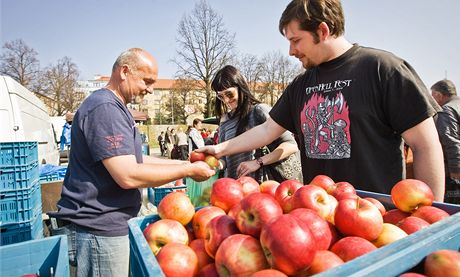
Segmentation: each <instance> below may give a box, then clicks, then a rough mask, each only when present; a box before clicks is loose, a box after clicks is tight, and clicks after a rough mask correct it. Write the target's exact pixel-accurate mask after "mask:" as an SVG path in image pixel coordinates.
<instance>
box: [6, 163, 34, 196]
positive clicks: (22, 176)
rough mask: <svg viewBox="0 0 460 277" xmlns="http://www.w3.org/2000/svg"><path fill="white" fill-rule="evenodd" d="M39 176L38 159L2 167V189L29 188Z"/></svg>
mask: <svg viewBox="0 0 460 277" xmlns="http://www.w3.org/2000/svg"><path fill="white" fill-rule="evenodd" d="M38 178H39V171H38V161H35V162H33V163H30V164H25V165H13V166H2V167H0V191H5V190H17V189H27V188H30V187H32V185H34V184H35V181H36V180H38Z"/></svg>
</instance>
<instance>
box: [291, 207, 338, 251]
mask: <svg viewBox="0 0 460 277" xmlns="http://www.w3.org/2000/svg"><path fill="white" fill-rule="evenodd" d="M289 214H290V215H293V216H295V217H297V218H298V219H300V220H301V221H303V222H304V223H305V224H306V225H307V226H308V228H309V229H310V231H311V234H312V235H313V238H314V240H315V242H316V248H317V249H318V250H327V249H329V247H330V246H331V241H332V232H331V228H330V225H329V222H327V221H326V220H325V219H323V218H322V217H320V216H319V215H318V213H317V212H315V211H313V210H310V209H306V208H298V209H295V210H292V211H291V212H290V213H289Z"/></svg>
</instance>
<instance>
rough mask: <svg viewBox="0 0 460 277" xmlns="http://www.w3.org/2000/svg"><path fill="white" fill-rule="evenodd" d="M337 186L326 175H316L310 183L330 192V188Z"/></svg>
mask: <svg viewBox="0 0 460 277" xmlns="http://www.w3.org/2000/svg"><path fill="white" fill-rule="evenodd" d="M334 184H335V182H334V180H332V179H331V177H329V176H326V175H316V176H315V178H313V179H312V180H311V182H310V185H314V186H318V187H320V188H322V189H324V190H325V191H328V189H329V187H331V186H333V185H334Z"/></svg>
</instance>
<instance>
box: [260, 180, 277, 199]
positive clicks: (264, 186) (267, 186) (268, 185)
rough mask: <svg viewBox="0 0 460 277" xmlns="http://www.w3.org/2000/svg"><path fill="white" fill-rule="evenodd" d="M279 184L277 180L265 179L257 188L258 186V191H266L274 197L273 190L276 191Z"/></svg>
mask: <svg viewBox="0 0 460 277" xmlns="http://www.w3.org/2000/svg"><path fill="white" fill-rule="evenodd" d="M279 185H280V183H278V182H277V181H275V180H267V181H264V182H262V183H261V184H260V186H259V188H260V192H263V193H268V194H270V195H271V196H273V197H275V192H276V188H277V187H278V186H279Z"/></svg>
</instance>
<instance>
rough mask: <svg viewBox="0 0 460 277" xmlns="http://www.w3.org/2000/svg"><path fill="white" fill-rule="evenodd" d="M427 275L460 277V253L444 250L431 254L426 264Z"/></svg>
mask: <svg viewBox="0 0 460 277" xmlns="http://www.w3.org/2000/svg"><path fill="white" fill-rule="evenodd" d="M424 269H425V274H426V275H427V276H430V277H431V276H433V277H447V276H452V277H453V276H456V277H458V276H460V252H458V251H456V250H450V249H442V250H438V251H435V252H432V253H431V254H429V255H428V256H427V257H426V259H425V264H424Z"/></svg>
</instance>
